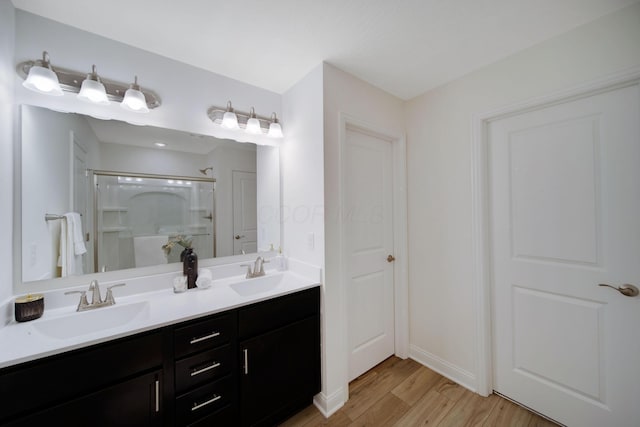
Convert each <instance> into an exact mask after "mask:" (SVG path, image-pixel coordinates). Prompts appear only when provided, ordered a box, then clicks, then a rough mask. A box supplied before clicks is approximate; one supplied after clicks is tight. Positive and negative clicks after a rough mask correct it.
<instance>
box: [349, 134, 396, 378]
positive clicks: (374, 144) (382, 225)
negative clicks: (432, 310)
mask: <svg viewBox="0 0 640 427" xmlns="http://www.w3.org/2000/svg"><path fill="white" fill-rule="evenodd" d="M344 152H345V166H346V167H345V168H344V172H345V175H346V176H345V180H344V184H345V194H344V206H343V209H344V212H343V213H344V215H345V217H344V224H345V250H346V255H347V262H346V270H347V272H346V274H347V278H346V279H347V305H348V320H347V321H348V336H349V381H351V380H352V379H354V378H356V377H357V376H359V375H361V374H362V373H364V372H365V371H367V370H369V369H371V368H372V367H374V366H375V365H377V364H378V363H380V362H382V361H383V360H384V359H386V358H388V357H389V356H391V355H392V354H393V353H394V349H395V346H394V282H393V266H394V264H393V261H394V259H393V216H392V215H393V163H392V162H393V155H392V154H393V153H392V146H391V142H390V141H388V140H385V139H382V138H379V137H377V136H375V135H373V134H369V133H367V132H365V131H362V130H358V129H352V128H350V127H347V133H346V139H345V149H344Z"/></svg>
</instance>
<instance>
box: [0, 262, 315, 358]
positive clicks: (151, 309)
mask: <svg viewBox="0 0 640 427" xmlns="http://www.w3.org/2000/svg"><path fill="white" fill-rule="evenodd" d="M292 267H293V268H292ZM212 270H213V277H214V279H215V278H216V277H220V276H217V275H216V274H217V273H219V271H216V269H215V268H212ZM227 271H233V272H237V271H238V269H234V270H229V269H227ZM176 276H177V274H176V273H172V274H162V275H157V276H148V277H144V278H132V279H131V280H130V281H125V282H126V283H127V287H126V288H128V295H124V296H123V295H120V296H119V291H120V290H122V289H125V288H115V289H114V296H115V300H116V304H115V305H114V306H110V307H103V308H97V309H93V310H88V311H84V312H80V313H77V312H76V311H75V310H76V307H77V302H78V301H77V300H78V299H79V296H78V295H74V296H73V298H71V299H70V296H64V297H61V295H63V294H64V291H67V290H69V289H62V290H57V291H52V292H50V293H45V311H44V314H43V316H42V317H41V318H39V319H36V320H32V321H29V322H23V323H18V322H16V321H15V320H14V321H12V322H10V323H9V324H7V325H6V326H4V327H2V328H0V368H4V367H7V366H12V365H16V364H18V363H23V362H27V361H31V360H35V359H39V358H42V357H46V356H50V355H53V354H58V353H62V352H66V351H70V350H74V349H78V348H82V347H87V346H90V345H93V344H98V343H101V342H106V341H109V340H113V339H117V338H121V337H126V336H129V335H134V334H137V333H140V332H144V331H148V330H152V329H156V328H160V327H162V326H166V325H171V324H175V323H179V322H182V321H186V320H191V319H195V318H198V317H202V316H206V315H210V314H214V313H219V312H222V311H226V310H230V309H233V308H237V307H242V306H245V305H248V304H252V303H256V302H259V301H264V300H267V299H271V298H274V297H278V296H282V295H286V294H290V293H293V292H297V291H300V290H304V289H308V288H312V287H315V286H319V284H320V277H321V276H320V269H319V268H315V267H312V266H308V265H298V264H297V263H295V262H290V266H289V270H288V271H284V272H279V271H275V270H267V273H266V276H264V277H271V279H270V280H274V281H277V282H278V285H277V286H276V287H275V288H273V289H267V290H264V291H260V292H257V293H253V294H251V295H244V296H243V295H240V294H239V293H238V292H236V291H234V290H233V289H232V288H231V286H230V285H231V284H233V283H238V282H242V281H244V280H247V281H252V280H260V279H261V278H256V279H245V278H244V275H235V276H226V277H222V278H218V279H215V280H214V281H213V285H212V286H211V287H210V288H207V289H198V288H196V289H191V290H189V291H187V292H183V293H174V292H173V277H176ZM134 282H136V283H135V285H137V286H135V287H136V288H137V289H139V290H141V292H138V293H136V292H135V290H132V285H134ZM154 283H156V286H153V284H154ZM255 283H256V284H258V282H255ZM108 285H109V284H108V283H107V284H102V283H101V284H100V286H101V287H102V295H103V297H104V293H105V292H106V286H108ZM249 286H250V283H249ZM76 289H77V288H76ZM154 289H155V290H154ZM82 290H86V286H85V287H83V288H82ZM88 298H89V299H90V296H88ZM49 300H50V301H49ZM71 300H72V303H73V304H72V305H69V304H68V303H69V302H70V301H71ZM60 301H65V305H60ZM125 306H127V307H125ZM128 307H131V308H132V310H133V309H135V310H137V309H138V308H140V307H143V308H144V309H143V310H141V311H140V312H138V311H135V313H134V315H131V319H129V320H127V323H126V324H124V325H117V326H115V327H107V328H103V329H101V330H94V329H93V328H92V327H91V322H92V319H94V318H95V317H92V316H95V315H94V314H92V313H95V312H98V311H101V312H102V313H101V314H100V316H101V317H102V318H105V316H107V317H108V313H109V311H110V310H111V311H113V313H114V315H116V316H120V315H122V314H123V313H125V311H126V309H127V308H128ZM123 309H124V310H125V311H123ZM132 312H133V311H132ZM127 315H128V314H127ZM59 319H62V320H63V321H67V320H68V321H69V322H84V323H79V324H77V325H76V324H74V325H73V326H78V325H85V324H86V325H88V327H87V328H86V329H87V330H86V332H82V333H81V334H80V335H76V336H72V337H54V336H52V335H51V334H47V333H43V332H42V326H47V325H46V323H47V322H51V321H54V323H53V324H54V325H64V323H55V322H56V321H57V320H59ZM39 324H42V325H39ZM49 325H51V323H49ZM56 332H60V333H61V335H65V333H64V332H65V331H63V330H60V331H56ZM53 335H56V334H55V333H54V334H53Z"/></svg>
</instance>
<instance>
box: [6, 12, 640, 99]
mask: <svg viewBox="0 0 640 427" xmlns="http://www.w3.org/2000/svg"><path fill="white" fill-rule="evenodd" d="M12 1H13V4H14V5H15V6H16V7H17V8H19V9H23V10H25V11H28V12H31V13H34V14H37V15H41V16H44V17H47V18H50V19H53V20H55V21H59V22H62V23H64V24H68V25H71V26H74V27H77V28H80V29H83V30H86V31H90V32H93V33H96V34H99V35H102V36H104V37H107V38H110V39H113V40H117V41H119V42H123V43H126V44H129V45H132V46H135V47H138V48H141V49H144V50H147V51H150V52H153V53H156V54H159V55H163V56H166V57H169V58H172V59H175V60H178V61H181V62H184V63H187V64H191V65H194V66H197V67H200V68H203V69H206V70H209V71H212V72H215V73H218V74H222V75H224V76H227V77H231V78H234V79H237V80H240V81H242V82H245V83H249V84H252V85H255V86H259V87H261V88H264V89H268V90H271V91H274V92H277V93H283V92H285V91H286V90H287V89H289V88H290V87H291V86H292V85H294V84H295V83H296V82H297V81H299V80H300V79H301V78H302V77H304V76H305V75H306V74H307V73H308V72H309V71H310V70H311V69H313V68H314V67H316V66H317V65H318V64H320V63H321V62H322V61H326V62H328V63H330V64H333V65H334V66H336V67H338V68H340V69H342V70H344V71H346V72H348V73H351V74H353V75H355V76H357V77H359V78H361V79H363V80H365V81H367V82H369V83H371V84H373V85H375V86H377V87H379V88H381V89H383V90H385V91H387V92H389V93H391V94H393V95H396V96H398V97H399V98H402V99H410V98H413V97H415V96H417V95H420V94H422V93H424V92H426V91H428V90H430V89H433V88H434V87H437V86H440V85H442V84H444V83H447V82H449V81H451V80H454V79H456V78H458V77H461V76H463V75H465V74H467V73H469V72H471V71H473V70H475V69H478V68H480V67H482V66H484V65H487V64H490V63H492V62H495V61H497V60H499V59H501V58H504V57H506V56H508V55H511V54H513V53H515V52H518V51H520V50H522V49H525V48H527V47H529V46H532V45H534V44H537V43H539V42H541V41H544V40H546V39H549V38H551V37H553V36H556V35H558V34H561V33H563V32H566V31H568V30H570V29H572V28H575V27H577V26H579V25H581V24H584V23H587V22H589V21H592V20H594V19H596V18H598V17H600V16H603V15H606V14H608V13H611V12H613V11H615V10H617V9H620V8H622V7H624V6H627V5H630V4H632V3H636V2H637V1H638V0H271V1H264V0H243V1H242V2H238V1H232V0H226V1H221V0H180V1H175V0H110V1H103V0H100V1H98V0H55V1H51V0H12Z"/></svg>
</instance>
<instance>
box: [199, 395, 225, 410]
mask: <svg viewBox="0 0 640 427" xmlns="http://www.w3.org/2000/svg"><path fill="white" fill-rule="evenodd" d="M220 399H222V396H218V395H217V394H214V395H213V397H212V398H211V399H209V400H207V401H206V402H202V403H196V402H193V408H191V411H192V412H193V411H197V410H198V409H200V408H203V407H205V406H207V405H210V404H212V403H213V402H216V401H218V400H220Z"/></svg>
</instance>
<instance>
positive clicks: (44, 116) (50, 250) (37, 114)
mask: <svg viewBox="0 0 640 427" xmlns="http://www.w3.org/2000/svg"><path fill="white" fill-rule="evenodd" d="M21 121H22V145H21V146H22V153H21V154H22V156H21V157H22V159H23V160H24V161H23V162H22V171H21V183H22V190H23V191H22V202H21V207H22V222H23V224H25V226H24V227H23V230H22V242H23V246H22V259H23V263H22V280H23V281H24V282H29V281H32V280H42V279H50V278H53V277H59V276H58V275H57V274H56V265H57V257H58V253H59V250H58V248H59V244H60V221H48V222H47V221H45V220H44V216H45V214H46V213H51V214H58V215H62V214H64V213H66V212H69V211H71V210H72V208H73V201H72V197H71V171H72V170H73V167H72V163H71V153H72V145H71V132H73V133H74V134H75V135H76V140H77V141H78V142H80V143H82V144H83V145H84V148H86V150H87V154H88V155H87V167H89V168H96V167H97V166H98V165H97V164H95V163H92V161H95V160H96V159H97V158H98V157H97V156H96V154H95V153H96V152H97V151H98V140H97V138H96V136H95V134H94V133H93V131H92V130H91V127H89V124H88V123H87V121H86V119H85V118H84V117H82V116H78V115H77V114H63V113H58V112H55V111H51V110H47V109H44V108H37V107H32V106H24V107H23V108H22V113H21ZM84 220H86V218H84ZM87 225H89V227H87V229H91V227H90V224H87ZM16 233H17V234H18V235H19V236H20V232H19V231H16Z"/></svg>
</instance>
